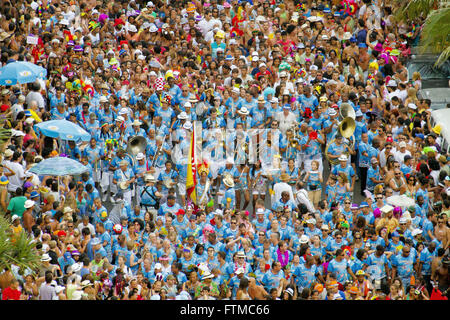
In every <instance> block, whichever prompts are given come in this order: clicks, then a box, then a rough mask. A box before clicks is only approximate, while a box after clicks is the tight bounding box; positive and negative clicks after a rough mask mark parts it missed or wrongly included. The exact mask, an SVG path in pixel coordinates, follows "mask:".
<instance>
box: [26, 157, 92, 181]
mask: <svg viewBox="0 0 450 320" xmlns="http://www.w3.org/2000/svg"><path fill="white" fill-rule="evenodd" d="M88 170H89V169H88V168H87V167H86V166H84V165H83V164H81V163H80V162H78V161H76V160H73V159H70V158H66V157H53V158H48V159H45V160H42V161H41V162H39V163H38V164H36V165H34V166H33V167H31V168H30V170H29V171H30V172H32V173H35V174H37V175H43V176H56V177H60V176H67V175H80V174H82V173H83V172H86V171H88Z"/></svg>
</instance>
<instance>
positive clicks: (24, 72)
mask: <svg viewBox="0 0 450 320" xmlns="http://www.w3.org/2000/svg"><path fill="white" fill-rule="evenodd" d="M45 77H47V69H45V68H43V67H40V66H38V65H35V64H33V63H31V62H26V61H14V62H10V63H8V64H7V65H5V66H3V67H1V68H0V85H2V86H12V85H15V84H23V83H30V82H34V81H36V79H38V78H41V79H45Z"/></svg>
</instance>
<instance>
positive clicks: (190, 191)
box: [186, 126, 197, 204]
mask: <svg viewBox="0 0 450 320" xmlns="http://www.w3.org/2000/svg"><path fill="white" fill-rule="evenodd" d="M187 166H188V167H187V176H186V193H187V197H188V199H189V198H190V199H191V201H192V202H193V203H194V204H197V194H196V192H195V186H196V185H197V159H196V156H195V126H192V136H191V144H190V146H189V156H188V163H187Z"/></svg>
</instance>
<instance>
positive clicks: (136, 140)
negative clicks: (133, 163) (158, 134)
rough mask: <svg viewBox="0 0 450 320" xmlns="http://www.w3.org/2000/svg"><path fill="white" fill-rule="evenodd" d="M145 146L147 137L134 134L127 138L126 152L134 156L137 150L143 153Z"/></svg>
mask: <svg viewBox="0 0 450 320" xmlns="http://www.w3.org/2000/svg"><path fill="white" fill-rule="evenodd" d="M146 148H147V139H145V138H144V137H143V136H134V137H132V138H131V139H130V140H128V144H127V153H128V154H130V155H131V156H132V157H135V156H136V155H137V154H138V153H139V152H142V153H145V149H146Z"/></svg>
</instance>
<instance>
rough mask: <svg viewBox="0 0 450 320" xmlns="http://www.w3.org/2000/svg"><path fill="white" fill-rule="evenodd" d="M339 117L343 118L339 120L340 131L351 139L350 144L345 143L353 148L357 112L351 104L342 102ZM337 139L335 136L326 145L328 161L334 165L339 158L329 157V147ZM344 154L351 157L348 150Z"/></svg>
mask: <svg viewBox="0 0 450 320" xmlns="http://www.w3.org/2000/svg"><path fill="white" fill-rule="evenodd" d="M339 117H340V118H341V119H342V120H341V122H339V126H338V130H339V133H340V134H341V135H342V136H343V137H344V138H346V139H349V140H350V144H347V143H344V144H345V145H347V146H348V147H349V148H351V149H353V146H354V144H355V138H354V137H353V134H354V132H355V129H356V122H355V118H356V112H355V110H354V109H353V107H352V106H351V105H350V104H348V103H346V102H344V103H342V104H341V107H340V108H339ZM335 140H336V138H333V139H332V140H331V141H330V142H329V143H328V144H327V146H326V147H325V157H326V158H327V160H328V162H329V163H330V164H331V165H333V166H334V165H336V164H338V163H339V160H337V159H334V160H331V159H330V158H329V156H328V148H329V146H330V144H332V143H333V142H334V141H335ZM344 154H345V155H347V157H350V154H349V153H348V152H344Z"/></svg>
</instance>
